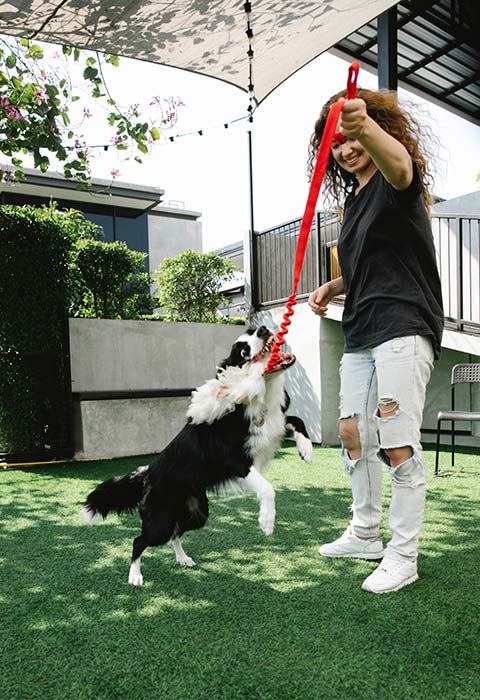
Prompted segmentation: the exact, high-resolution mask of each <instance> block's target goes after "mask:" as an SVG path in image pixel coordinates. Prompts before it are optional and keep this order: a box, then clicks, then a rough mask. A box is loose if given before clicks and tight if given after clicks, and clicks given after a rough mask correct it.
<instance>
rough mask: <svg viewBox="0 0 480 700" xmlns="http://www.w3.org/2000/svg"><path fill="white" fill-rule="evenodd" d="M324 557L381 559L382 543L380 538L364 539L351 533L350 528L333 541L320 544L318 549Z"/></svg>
mask: <svg viewBox="0 0 480 700" xmlns="http://www.w3.org/2000/svg"><path fill="white" fill-rule="evenodd" d="M318 551H319V552H320V554H322V555H323V556H324V557H350V558H351V559H381V558H382V557H383V543H382V540H381V539H380V538H377V539H373V540H364V539H362V538H361V537H357V536H356V535H354V534H353V532H352V528H351V527H350V526H348V527H347V529H346V530H345V532H344V533H343V535H342V536H341V537H339V538H338V540H335V542H329V544H322V546H321V547H320V548H319V550H318Z"/></svg>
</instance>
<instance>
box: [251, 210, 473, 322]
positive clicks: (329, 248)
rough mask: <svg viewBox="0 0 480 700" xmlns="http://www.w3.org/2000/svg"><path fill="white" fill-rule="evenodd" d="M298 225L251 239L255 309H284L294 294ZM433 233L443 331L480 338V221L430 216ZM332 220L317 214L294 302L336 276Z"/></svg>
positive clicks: (334, 221) (335, 233)
mask: <svg viewBox="0 0 480 700" xmlns="http://www.w3.org/2000/svg"><path fill="white" fill-rule="evenodd" d="M300 224H301V219H294V220H293V221H288V222H287V223H285V224H282V225H281V226H275V227H274V228H270V229H267V230H266V231H261V232H259V233H255V235H254V238H253V251H252V252H253V256H252V257H253V261H254V265H253V275H252V287H253V289H252V296H253V299H254V304H255V306H256V307H257V308H264V307H266V306H277V305H281V304H283V303H285V301H286V299H287V298H288V297H289V295H290V294H291V292H292V283H293V265H294V261H295V252H296V247H297V241H298V235H299V231H300ZM432 231H433V237H434V242H435V248H436V251H437V263H438V269H439V273H440V279H441V282H442V291H443V303H444V309H445V316H446V322H447V327H448V328H451V329H455V330H458V331H462V332H467V333H472V334H475V335H480V217H478V216H477V217H472V216H465V215H462V214H458V215H449V216H433V217H432ZM339 232H340V223H339V221H338V217H337V216H336V214H333V213H332V214H329V213H326V212H317V214H316V216H315V219H314V222H313V224H312V229H311V232H310V239H309V242H308V246H307V250H306V254H305V261H304V265H303V269H302V275H301V278H300V284H299V289H298V298H299V299H301V298H302V297H303V298H305V297H306V296H307V295H308V294H309V293H310V292H311V291H312V289H315V287H318V286H319V285H320V284H323V283H324V282H326V281H328V280H330V279H333V278H335V277H337V276H338V275H339V274H340V268H339V265H338V257H337V245H336V244H337V240H338V235H339Z"/></svg>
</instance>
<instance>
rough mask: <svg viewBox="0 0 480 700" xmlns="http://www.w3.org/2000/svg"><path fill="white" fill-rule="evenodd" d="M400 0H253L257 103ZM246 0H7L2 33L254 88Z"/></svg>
mask: <svg viewBox="0 0 480 700" xmlns="http://www.w3.org/2000/svg"><path fill="white" fill-rule="evenodd" d="M396 2H397V0H361V1H359V0H302V2H282V1H280V0H251V3H250V4H251V13H250V23H251V29H252V31H253V35H254V39H253V49H254V76H253V77H254V88H255V96H256V99H257V102H261V101H262V100H263V99H265V97H267V95H269V94H270V93H271V92H272V90H274V89H275V88H276V87H277V86H278V85H280V84H281V83H282V82H284V81H285V80H286V79H287V78H288V77H289V76H291V75H292V74H293V73H295V72H296V71H298V70H299V69H300V68H302V66H304V65H306V64H307V63H309V62H310V61H312V60H313V59H314V58H315V57H316V56H319V55H320V54H321V53H323V52H324V51H327V50H328V49H329V48H330V47H332V46H334V45H335V44H336V43H338V42H339V41H340V40H341V39H343V38H344V37H346V36H348V35H349V34H350V33H351V32H353V31H355V30H356V29H358V27H361V26H362V25H364V24H365V23H366V22H369V21H370V20H372V19H373V18H374V17H376V16H377V15H378V14H380V13H382V12H384V11H385V10H387V9H388V8H390V7H392V6H393V5H395V4H396ZM246 28H247V15H246V12H245V10H244V3H243V2H241V1H240V0H218V1H217V2H207V1H206V0H201V1H200V2H199V1H198V0H185V2H181V3H172V2H171V1H170V0H168V1H167V0H150V1H147V0H145V1H144V2H142V1H141V0H140V1H139V2H129V3H117V4H112V3H111V2H110V0H97V1H96V2H90V1H89V0H64V1H63V2H59V1H58V0H29V2H25V0H9V1H8V2H7V3H3V4H2V5H1V7H0V32H1V33H4V34H11V35H15V36H28V37H31V38H35V39H37V40H41V41H46V42H51V43H55V44H68V45H70V46H78V47H81V48H84V49H92V50H97V51H101V52H107V53H114V54H118V55H121V56H127V57H130V58H137V59H141V60H144V61H150V62H153V63H160V64H164V65H169V66H173V67H176V68H183V69H185V70H188V71H193V72H196V73H202V74H205V75H208V76H211V77H214V78H218V79H219V80H223V81H226V82H227V83H231V84H232V85H235V86H236V87H238V88H240V89H241V90H245V91H247V90H248V83H249V59H248V56H247V51H248V48H249V46H248V38H247V36H246Z"/></svg>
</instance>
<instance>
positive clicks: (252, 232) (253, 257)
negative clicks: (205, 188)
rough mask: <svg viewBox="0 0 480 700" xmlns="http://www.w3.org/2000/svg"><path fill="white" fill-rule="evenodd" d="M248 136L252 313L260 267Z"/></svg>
mask: <svg viewBox="0 0 480 700" xmlns="http://www.w3.org/2000/svg"><path fill="white" fill-rule="evenodd" d="M247 135H248V173H249V190H250V234H249V239H250V271H251V280H250V284H251V298H252V308H251V311H256V309H257V307H258V266H257V245H256V241H255V224H254V207H253V149H252V130H251V129H249V130H248V131H247Z"/></svg>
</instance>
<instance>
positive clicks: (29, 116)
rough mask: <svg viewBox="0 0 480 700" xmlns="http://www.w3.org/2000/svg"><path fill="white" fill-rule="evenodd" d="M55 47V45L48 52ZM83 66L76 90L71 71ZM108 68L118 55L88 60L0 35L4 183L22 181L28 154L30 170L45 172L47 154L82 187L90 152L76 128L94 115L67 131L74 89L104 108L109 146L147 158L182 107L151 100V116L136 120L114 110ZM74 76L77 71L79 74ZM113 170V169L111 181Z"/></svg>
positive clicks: (135, 114)
mask: <svg viewBox="0 0 480 700" xmlns="http://www.w3.org/2000/svg"><path fill="white" fill-rule="evenodd" d="M53 48H54V47H53ZM82 62H83V64H84V69H83V72H82V71H81V75H82V80H83V84H82V85H78V86H75V85H74V84H73V80H72V78H71V75H70V72H75V69H77V67H76V66H75V64H81V63H82ZM106 65H109V66H114V67H118V66H119V59H118V56H114V55H112V54H99V53H98V52H97V53H95V54H92V53H91V52H84V51H80V49H76V48H75V49H74V48H72V47H70V46H64V47H63V48H62V54H60V52H59V51H54V52H53V54H52V47H49V46H48V45H45V46H43V45H40V44H35V43H32V42H31V41H30V39H26V38H21V39H15V38H12V37H8V38H7V37H0V132H1V135H2V136H1V138H0V153H2V154H3V156H5V157H6V158H7V160H9V163H10V164H9V165H8V166H6V167H4V168H2V170H4V173H3V177H4V178H7V179H16V178H22V177H24V174H23V169H22V168H23V160H22V157H19V156H22V155H23V154H27V153H29V154H31V155H32V156H33V160H34V167H35V168H39V169H40V170H41V171H42V172H45V171H46V170H47V169H48V168H49V166H50V157H51V155H53V156H54V157H55V158H57V159H58V160H59V161H61V162H62V163H63V172H64V175H65V177H69V178H70V177H75V178H76V179H78V180H79V181H83V182H84V183H85V184H86V185H87V186H88V184H89V180H90V175H91V173H90V152H89V148H88V145H87V144H86V142H85V140H84V137H83V135H82V132H81V129H82V123H83V121H84V120H86V119H89V118H90V117H92V116H93V114H92V113H91V112H90V110H89V109H87V108H84V110H83V114H82V115H81V120H80V121H79V123H77V124H74V125H72V124H71V121H72V119H73V115H72V105H73V103H75V102H77V101H78V100H80V96H79V95H78V94H77V91H80V90H82V91H83V92H85V91H87V92H88V93H89V94H90V96H91V97H92V98H93V99H94V100H96V101H98V103H99V106H101V107H102V114H106V121H107V124H108V125H109V126H110V127H111V129H112V137H111V139H110V141H111V143H112V147H114V148H116V149H117V150H119V151H122V152H125V151H130V152H131V153H132V155H133V156H134V158H135V160H139V161H140V162H142V161H141V158H140V157H139V156H138V154H137V155H135V154H136V153H137V152H140V153H141V154H148V153H149V152H150V150H151V144H152V143H153V142H154V141H156V140H158V139H159V138H160V134H161V129H163V128H164V127H169V126H172V125H173V124H174V123H175V121H176V119H177V109H178V107H179V106H181V105H182V103H181V101H180V100H178V99H174V98H169V99H162V98H159V97H155V98H153V100H152V101H151V102H150V105H151V106H153V107H154V108H155V112H151V113H149V114H141V113H140V108H139V105H136V104H135V105H130V106H128V107H120V105H119V104H117V102H116V100H115V99H113V98H112V96H111V95H110V93H109V90H108V85H107V83H106V80H105V75H104V68H105V66H106ZM77 70H78V69H77ZM116 176H117V171H112V177H116Z"/></svg>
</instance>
